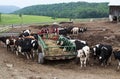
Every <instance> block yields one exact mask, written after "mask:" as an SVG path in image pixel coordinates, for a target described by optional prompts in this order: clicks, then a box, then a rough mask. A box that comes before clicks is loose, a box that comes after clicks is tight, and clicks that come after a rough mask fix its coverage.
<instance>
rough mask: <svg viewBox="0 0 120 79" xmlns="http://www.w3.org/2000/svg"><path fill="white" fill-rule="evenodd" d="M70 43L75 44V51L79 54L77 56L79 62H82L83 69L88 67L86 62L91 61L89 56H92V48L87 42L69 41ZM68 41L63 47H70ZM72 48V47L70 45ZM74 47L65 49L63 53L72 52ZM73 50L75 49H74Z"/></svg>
mask: <svg viewBox="0 0 120 79" xmlns="http://www.w3.org/2000/svg"><path fill="white" fill-rule="evenodd" d="M69 41H70V43H73V45H75V50H76V52H77V53H78V54H77V60H80V64H81V67H83V66H84V67H86V62H87V60H89V54H90V47H89V46H88V44H87V42H86V41H83V40H78V39H75V40H74V39H73V40H71V39H70V40H69ZM70 43H69V42H68V41H62V42H61V45H64V46H68V45H66V44H70ZM69 46H72V45H69ZM71 48H72V47H64V49H63V51H70V49H71ZM72 49H73V48H72Z"/></svg>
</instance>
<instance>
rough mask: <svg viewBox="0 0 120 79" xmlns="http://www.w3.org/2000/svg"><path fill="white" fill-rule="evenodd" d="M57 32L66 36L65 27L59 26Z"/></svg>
mask: <svg viewBox="0 0 120 79" xmlns="http://www.w3.org/2000/svg"><path fill="white" fill-rule="evenodd" d="M58 34H59V35H63V36H67V29H66V28H61V29H60V28H59V29H58Z"/></svg>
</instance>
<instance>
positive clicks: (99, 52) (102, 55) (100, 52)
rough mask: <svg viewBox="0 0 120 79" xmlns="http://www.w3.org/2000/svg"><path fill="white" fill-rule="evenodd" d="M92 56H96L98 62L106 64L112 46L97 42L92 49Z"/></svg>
mask: <svg viewBox="0 0 120 79" xmlns="http://www.w3.org/2000/svg"><path fill="white" fill-rule="evenodd" d="M92 50H93V55H94V58H98V60H99V63H100V64H101V65H103V64H105V65H107V62H108V60H109V59H110V56H111V54H112V50H113V49H112V46H111V45H104V44H97V45H95V47H94V48H93V49H92Z"/></svg>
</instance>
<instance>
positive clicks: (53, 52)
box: [44, 39, 68, 56]
mask: <svg viewBox="0 0 120 79" xmlns="http://www.w3.org/2000/svg"><path fill="white" fill-rule="evenodd" d="M44 41H45V44H46V45H47V47H48V48H47V49H46V55H49V56H60V55H66V54H68V52H63V49H61V48H60V47H59V45H57V44H56V41H54V40H49V39H45V40H44Z"/></svg>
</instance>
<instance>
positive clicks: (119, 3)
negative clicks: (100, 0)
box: [108, 0, 120, 6]
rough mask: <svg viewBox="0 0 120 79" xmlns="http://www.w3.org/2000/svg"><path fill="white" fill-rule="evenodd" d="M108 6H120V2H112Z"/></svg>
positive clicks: (114, 0)
mask: <svg viewBox="0 0 120 79" xmlns="http://www.w3.org/2000/svg"><path fill="white" fill-rule="evenodd" d="M108 6H120V0H110V3H109V4H108Z"/></svg>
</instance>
